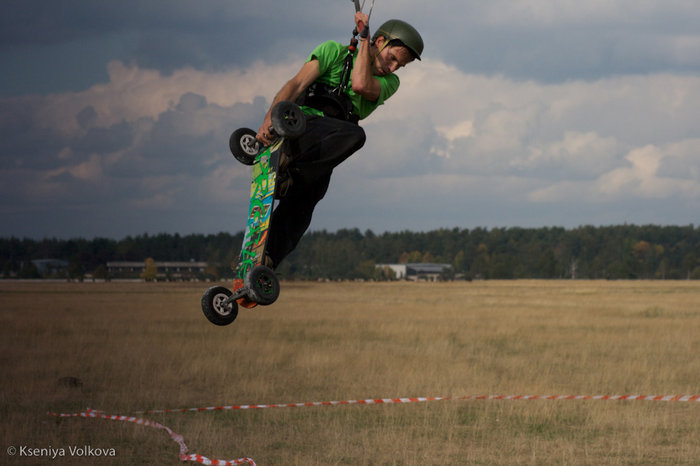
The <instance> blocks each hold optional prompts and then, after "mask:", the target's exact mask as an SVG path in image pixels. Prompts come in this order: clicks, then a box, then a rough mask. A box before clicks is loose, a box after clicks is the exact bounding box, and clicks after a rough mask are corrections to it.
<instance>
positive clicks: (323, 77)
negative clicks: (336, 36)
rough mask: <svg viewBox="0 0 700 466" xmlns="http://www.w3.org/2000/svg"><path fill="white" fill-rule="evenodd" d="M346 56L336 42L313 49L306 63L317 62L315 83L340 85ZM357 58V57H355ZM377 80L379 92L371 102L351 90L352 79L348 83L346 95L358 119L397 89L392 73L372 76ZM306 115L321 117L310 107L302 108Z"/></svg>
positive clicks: (344, 46)
mask: <svg viewBox="0 0 700 466" xmlns="http://www.w3.org/2000/svg"><path fill="white" fill-rule="evenodd" d="M347 54H348V46H347V45H342V44H340V43H338V42H336V41H332V40H329V41H328V42H324V43H322V44H321V45H319V46H318V47H316V48H315V49H314V51H313V52H311V54H310V55H309V58H307V60H306V61H307V63H308V62H310V61H311V60H318V69H319V72H320V76H319V78H318V80H317V81H319V82H322V83H324V84H328V85H330V86H334V87H335V86H337V85H338V84H340V75H341V73H342V72H343V62H344V61H345V57H346V56H347ZM355 58H357V55H355ZM374 77H375V78H376V79H378V80H379V84H380V85H381V88H382V90H381V92H380V94H379V98H378V99H377V100H376V101H374V102H372V101H370V100H367V99H365V98H364V97H362V96H361V95H359V94H355V93H354V92H353V90H352V78H351V79H350V82H349V83H348V88H347V89H346V91H345V92H346V93H347V94H348V95H349V96H350V100H351V101H352V105H353V113H354V114H355V115H357V116H358V117H360V119H361V120H362V119H364V118H367V117H368V116H369V114H370V113H372V112H373V111H374V110H375V109H376V108H377V107H379V106H380V105H382V104H383V103H384V101H385V100H387V99H388V98H389V97H391V96H392V95H393V94H394V92H396V91H397V90H398V88H399V77H398V76H396V75H395V74H394V73H390V74H387V75H385V76H374ZM304 111H305V112H306V113H310V114H315V115H323V113H321V112H320V111H319V110H316V109H314V108H310V107H304Z"/></svg>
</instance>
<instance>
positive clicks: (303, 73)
mask: <svg viewBox="0 0 700 466" xmlns="http://www.w3.org/2000/svg"><path fill="white" fill-rule="evenodd" d="M319 75H320V72H319V69H318V60H311V61H308V62H306V63H304V66H302V67H301V69H300V70H299V72H298V73H297V74H296V75H295V76H294V77H293V78H292V79H290V80H289V81H287V83H286V84H285V85H284V86H282V89H280V90H279V92H278V93H277V95H276V96H275V98H274V100H273V101H272V105H270V110H268V111H267V113H266V114H265V119H264V120H263V123H262V125H261V126H260V129H259V130H258V134H257V136H256V137H257V139H258V141H260V142H262V143H263V144H265V145H268V144H270V143H271V142H272V139H273V138H272V136H270V132H271V130H272V119H271V118H270V112H271V110H272V107H274V106H275V104H276V103H277V102H280V101H282V100H291V101H295V100H297V98H298V97H299V96H300V95H301V94H302V92H304V91H306V88H308V87H309V86H310V85H311V83H313V82H314V81H316V79H318V77H319Z"/></svg>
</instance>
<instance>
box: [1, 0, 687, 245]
mask: <svg viewBox="0 0 700 466" xmlns="http://www.w3.org/2000/svg"><path fill="white" fill-rule="evenodd" d="M367 3H368V4H369V3H370V2H367ZM353 13H354V9H353V6H352V2H350V1H349V0H332V1H331V0H297V1H294V2H280V1H279V0H201V1H195V0H148V1H143V0H119V1H115V0H107V1H104V2H96V1H93V0H59V1H43V0H9V1H5V2H4V3H3V14H2V15H1V16H0V66H1V67H2V73H0V134H1V136H0V212H1V215H2V222H0V236H2V237H8V236H20V237H24V236H28V237H33V238H43V237H59V238H69V237H87V238H91V237H95V236H101V237H111V238H123V237H125V236H126V235H138V234H142V233H160V232H167V233H180V234H189V233H217V232H220V231H230V232H237V231H240V230H242V229H243V227H244V217H245V215H246V212H247V201H248V200H247V195H248V188H249V183H250V181H249V176H250V175H249V173H250V168H249V167H245V166H243V165H241V164H239V163H237V162H236V161H235V159H233V157H231V155H230V153H229V151H228V136H229V134H230V133H231V131H232V130H233V129H235V128H238V127H244V126H245V127H251V128H258V126H259V125H260V122H261V119H262V117H263V115H264V113H265V111H266V110H267V107H268V105H269V103H270V101H271V99H272V97H273V96H274V94H275V93H276V92H277V90H279V88H280V87H281V86H282V84H284V82H285V81H286V80H287V79H289V78H290V77H291V76H292V75H293V74H294V73H296V71H297V70H298V69H299V68H300V66H301V64H302V63H303V60H304V58H305V57H306V56H307V55H308V53H309V52H310V51H311V50H312V49H313V47H314V46H315V45H316V44H318V43H320V42H322V41H324V40H328V39H333V40H337V41H339V42H343V43H345V42H347V41H348V40H349V38H350V32H351V30H352V28H353ZM392 17H398V18H402V19H405V20H407V21H408V22H410V23H412V24H413V25H414V26H415V27H416V28H417V29H419V30H420V31H421V33H422V34H423V38H424V40H425V43H426V47H425V52H424V59H423V61H421V62H415V63H413V64H411V65H409V66H408V67H406V68H405V69H402V70H400V72H399V76H400V78H401V88H400V90H399V92H398V93H397V94H396V95H395V96H394V97H393V98H392V99H391V100H389V101H388V102H387V103H386V105H384V106H383V107H382V108H380V109H379V110H378V111H377V112H376V113H375V114H374V115H372V116H371V117H370V118H368V119H367V120H365V121H364V122H363V127H364V128H365V131H366V132H367V137H368V141H367V144H366V145H365V147H364V148H363V149H362V150H361V151H360V152H358V153H357V154H355V155H354V156H353V157H351V159H349V160H348V161H347V162H346V163H344V164H343V165H341V166H340V167H339V168H338V169H337V170H336V172H335V173H334V177H333V181H332V183H331V188H330V191H329V193H328V195H327V196H326V198H325V199H324V200H323V201H322V202H321V204H319V206H318V208H317V210H316V213H315V217H314V221H313V223H312V227H311V228H312V229H315V230H319V229H327V230H329V231H335V230H337V229H339V228H346V227H349V228H354V227H357V228H360V229H361V230H365V229H371V230H373V231H374V232H376V233H381V232H384V231H396V230H413V231H427V230H432V229H437V228H452V227H460V228H474V227H487V228H490V227H502V226H505V227H510V226H521V227H541V226H564V227H567V228H574V227H577V226H579V225H611V224H622V223H632V224H649V223H653V224H662V225H688V224H690V223H693V224H695V225H697V224H698V223H700V123H699V122H700V4H698V2H697V1H695V0H645V1H640V0H588V1H585V2H582V1H573V0H489V1H485V0H478V1H476V0H435V1H432V2H425V1H424V0H422V1H420V2H419V1H416V0H376V2H375V7H374V12H373V16H372V21H371V24H370V26H372V25H374V26H375V27H376V26H377V25H379V24H380V22H381V21H384V20H386V19H389V18H392Z"/></svg>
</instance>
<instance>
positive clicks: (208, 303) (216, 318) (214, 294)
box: [202, 286, 238, 325]
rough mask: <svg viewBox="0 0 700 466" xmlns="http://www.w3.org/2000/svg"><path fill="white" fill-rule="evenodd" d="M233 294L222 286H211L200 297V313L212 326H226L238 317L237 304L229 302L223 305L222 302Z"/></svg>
mask: <svg viewBox="0 0 700 466" xmlns="http://www.w3.org/2000/svg"><path fill="white" fill-rule="evenodd" d="M232 294H233V293H232V292H231V290H229V289H228V288H225V287H223V286H212V287H211V288H209V289H208V290H207V291H205V292H204V295H202V312H204V316H205V317H206V318H207V319H209V322H211V323H212V324H214V325H228V324H230V323H231V322H233V321H234V320H236V317H238V303H236V301H233V302H231V303H230V304H228V305H225V306H224V305H223V302H224V301H226V299H227V298H228V297H229V296H231V295H232Z"/></svg>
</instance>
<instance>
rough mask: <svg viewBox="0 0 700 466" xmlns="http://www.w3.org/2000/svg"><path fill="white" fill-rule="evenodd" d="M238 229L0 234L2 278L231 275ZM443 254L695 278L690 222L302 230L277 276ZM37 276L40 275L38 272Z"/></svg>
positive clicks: (483, 270)
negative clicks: (171, 264) (177, 266)
mask: <svg viewBox="0 0 700 466" xmlns="http://www.w3.org/2000/svg"><path fill="white" fill-rule="evenodd" d="M242 239H243V233H242V232H240V233H237V234H229V233H219V234H215V235H214V234H211V235H201V234H193V235H186V236H180V235H178V234H165V233H164V234H157V235H148V234H144V235H140V236H134V237H132V236H129V237H126V238H124V239H121V240H112V239H104V238H95V239H68V240H65V239H43V240H34V239H19V238H3V239H0V274H1V275H2V277H3V278H41V276H40V274H39V272H38V270H37V268H36V267H35V266H34V264H33V263H32V261H33V260H37V259H60V260H63V261H66V262H67V263H68V267H67V268H66V269H65V270H63V271H61V273H62V274H64V275H65V277H53V278H77V279H81V278H84V277H85V276H86V275H87V276H92V277H95V278H110V277H109V276H108V273H107V268H106V264H107V262H108V261H145V260H146V259H147V258H153V259H155V260H156V261H189V260H194V261H202V262H207V263H208V264H209V267H208V269H207V273H206V276H204V277H200V278H224V277H230V276H231V275H232V273H231V271H230V268H231V263H232V262H235V261H236V259H237V257H238V254H239V250H240V245H241V242H242ZM417 262H422V263H444V264H451V265H452V267H451V268H448V269H447V270H446V271H445V272H444V274H443V275H444V276H443V278H444V279H455V278H457V279H519V278H542V279H544V278H549V279H552V278H554V279H660V280H662V279H700V227H698V228H696V227H694V226H693V225H689V226H656V225H645V226H634V225H619V226H602V227H594V226H582V227H579V228H575V229H565V228H559V227H544V228H492V229H486V228H475V229H458V228H454V229H439V230H434V231H429V232H410V231H402V232H386V233H382V234H375V233H373V232H372V231H370V230H368V231H366V232H364V233H363V232H361V231H360V230H358V229H344V230H339V231H337V232H334V233H331V232H327V231H315V232H309V233H307V234H306V235H305V236H304V238H303V239H302V241H301V243H300V245H299V247H298V248H297V250H296V251H294V252H293V253H292V254H291V255H290V256H289V257H288V258H287V260H285V261H284V262H283V263H282V264H281V265H280V267H279V268H278V270H277V271H278V273H279V274H280V276H281V277H282V278H284V279H299V280H312V279H331V280H344V279H376V280H382V279H385V280H386V279H392V276H391V274H390V273H389V272H388V271H387V270H383V269H381V268H377V267H375V264H389V263H417ZM44 278H46V277H44Z"/></svg>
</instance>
